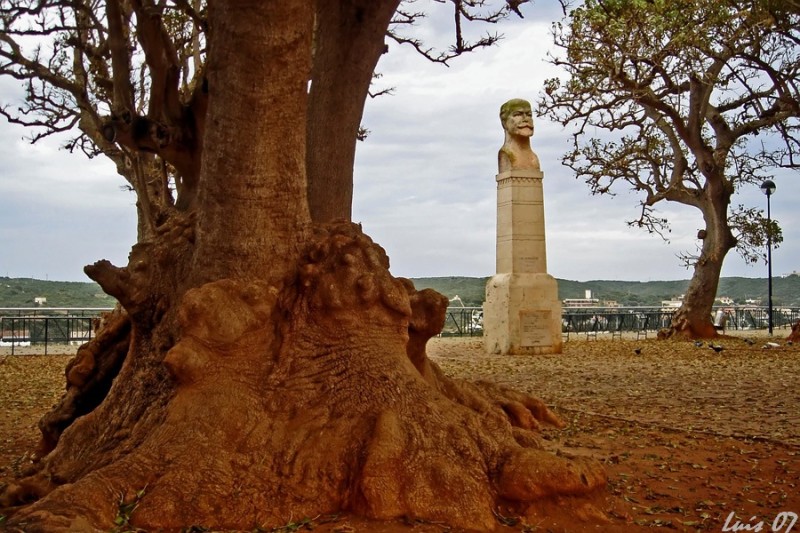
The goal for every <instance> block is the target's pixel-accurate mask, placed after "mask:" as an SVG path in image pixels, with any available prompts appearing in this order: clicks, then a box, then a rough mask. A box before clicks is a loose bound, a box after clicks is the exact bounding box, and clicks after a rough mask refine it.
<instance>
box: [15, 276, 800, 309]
mask: <svg viewBox="0 0 800 533" xmlns="http://www.w3.org/2000/svg"><path fill="white" fill-rule="evenodd" d="M486 280H487V278H467V277H456V276H451V277H440V278H415V279H414V280H413V281H414V285H415V286H416V287H417V289H425V288H431V289H434V290H436V291H438V292H440V293H442V294H444V295H445V296H447V297H448V298H450V299H453V298H455V297H456V296H458V297H459V298H460V299H461V301H462V302H464V305H466V306H467V307H477V306H480V305H482V304H483V300H484V293H485V290H486ZM772 284H773V288H772V295H773V303H774V305H776V306H781V305H783V306H789V307H797V306H800V276H788V277H785V278H773V280H772ZM688 285H689V281H688V280H683V281H646V282H641V281H604V280H595V281H570V280H563V279H560V280H558V294H559V298H560V299H562V300H563V299H565V298H583V297H584V296H585V294H586V291H587V290H590V291H592V297H593V298H597V299H598V300H600V302H601V303H602V302H603V301H606V300H614V301H616V302H618V303H619V304H621V305H660V304H661V301H662V300H669V299H670V298H673V297H675V296H679V295H681V294H683V293H685V292H686V287H687V286H688ZM717 294H718V296H728V297H729V298H732V299H733V300H734V302H736V303H744V302H745V300H747V299H761V301H762V304H764V305H766V303H767V280H766V279H765V278H722V279H721V280H720V284H719V291H718V293H717ZM37 297H44V298H46V299H47V303H46V304H45V306H46V307H113V306H114V305H115V304H116V300H114V298H112V297H111V296H108V295H106V294H104V293H103V291H102V290H100V286H99V285H97V284H96V283H80V282H70V281H43V280H37V279H28V278H5V277H0V307H34V305H35V303H34V298H37Z"/></svg>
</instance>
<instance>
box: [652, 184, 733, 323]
mask: <svg viewBox="0 0 800 533" xmlns="http://www.w3.org/2000/svg"><path fill="white" fill-rule="evenodd" d="M715 178H716V179H714V178H709V179H708V180H707V183H708V185H707V187H706V199H705V200H703V201H700V202H698V207H699V208H700V210H701V212H702V213H703V219H704V220H705V223H706V227H705V236H704V238H703V243H702V247H701V250H700V256H699V257H698V258H697V260H696V262H695V265H694V274H693V275H692V279H691V281H690V282H689V287H688V288H687V290H686V294H685V295H684V299H683V304H682V305H681V307H680V308H679V309H678V311H676V312H675V315H674V316H673V317H672V323H671V325H670V328H669V330H667V332H665V333H666V335H662V336H667V337H683V338H690V339H709V338H714V337H717V336H718V335H719V334H718V333H717V330H716V328H715V327H714V323H713V320H712V316H711V315H712V308H713V306H714V300H715V299H716V296H717V288H718V286H719V278H720V274H721V273H722V264H723V261H724V260H725V256H726V255H727V253H728V252H729V251H730V250H731V249H733V248H734V247H735V246H736V238H735V237H734V236H733V233H732V232H731V229H730V226H729V225H728V222H727V216H728V207H727V206H728V205H729V204H730V197H731V194H732V193H733V191H732V190H730V189H729V188H726V187H725V184H726V183H727V181H726V180H725V179H723V177H722V176H716V177H715Z"/></svg>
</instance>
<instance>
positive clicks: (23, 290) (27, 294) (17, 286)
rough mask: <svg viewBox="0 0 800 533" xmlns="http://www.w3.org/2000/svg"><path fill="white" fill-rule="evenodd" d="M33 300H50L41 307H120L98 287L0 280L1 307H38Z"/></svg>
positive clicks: (66, 282)
mask: <svg viewBox="0 0 800 533" xmlns="http://www.w3.org/2000/svg"><path fill="white" fill-rule="evenodd" d="M34 298H46V299H47V301H46V303H45V304H44V305H42V306H41V307H114V306H115V305H116V303H117V301H116V300H115V299H114V298H112V297H111V296H109V295H107V294H105V293H104V292H103V291H102V290H101V289H100V286H99V285H97V284H96V283H81V282H75V281H43V280H40V279H29V278H6V277H2V276H0V307H35V306H36V303H35V300H34Z"/></svg>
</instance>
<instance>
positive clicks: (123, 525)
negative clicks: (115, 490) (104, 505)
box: [112, 487, 147, 533]
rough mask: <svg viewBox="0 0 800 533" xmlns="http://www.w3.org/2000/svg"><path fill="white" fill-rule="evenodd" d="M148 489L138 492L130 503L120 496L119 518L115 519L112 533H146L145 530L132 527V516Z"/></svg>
mask: <svg viewBox="0 0 800 533" xmlns="http://www.w3.org/2000/svg"><path fill="white" fill-rule="evenodd" d="M146 490H147V487H145V488H143V489H141V490H139V491H137V492H136V494H135V495H134V497H133V498H132V499H131V500H130V501H127V502H126V501H125V497H124V496H123V495H120V498H119V507H118V510H117V516H116V517H115V518H114V529H113V530H112V533H144V530H142V529H139V528H136V527H132V526H131V525H130V521H131V515H133V512H134V511H135V510H136V508H137V507H138V506H139V501H140V500H141V499H142V497H144V495H145V491H146Z"/></svg>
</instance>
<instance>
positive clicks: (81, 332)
mask: <svg viewBox="0 0 800 533" xmlns="http://www.w3.org/2000/svg"><path fill="white" fill-rule="evenodd" d="M105 311H111V308H101V307H97V308H38V307H30V308H25V307H15V308H0V346H10V347H11V353H12V354H13V353H14V350H15V347H19V346H31V345H43V346H44V351H45V354H46V353H47V349H48V346H49V345H50V344H70V343H84V342H86V341H88V340H89V339H91V338H92V336H93V335H94V328H93V325H92V322H93V320H94V319H95V318H97V317H98V316H100V314H101V313H103V312H105ZM674 312H675V311H674V310H673V309H663V308H658V307H564V308H563V309H562V313H561V331H562V334H563V335H564V337H565V338H566V339H567V340H569V338H570V336H572V335H581V334H584V335H586V336H587V337H592V336H594V337H596V336H597V334H598V333H606V334H610V335H611V337H612V338H615V337H617V336H619V337H621V336H622V334H623V333H635V334H636V336H637V338H639V337H645V338H646V337H647V336H648V335H649V334H651V333H653V332H657V331H658V330H660V329H663V328H666V327H669V325H670V321H671V320H672V315H673V313H674ZM720 312H721V313H722V314H724V315H725V316H726V317H727V320H726V324H725V329H726V330H734V331H735V330H764V329H767V326H768V323H769V320H768V308H767V307H761V306H724V307H723V306H720V307H715V308H714V314H715V315H719V313H720ZM798 320H800V307H779V308H773V310H772V322H773V327H774V328H776V329H777V328H790V327H791V326H792V325H793V324H795V323H797V321H798ZM441 335H442V336H470V337H472V336H482V335H483V308H482V307H448V308H447V314H446V317H445V324H444V328H443V329H442V333H441Z"/></svg>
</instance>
